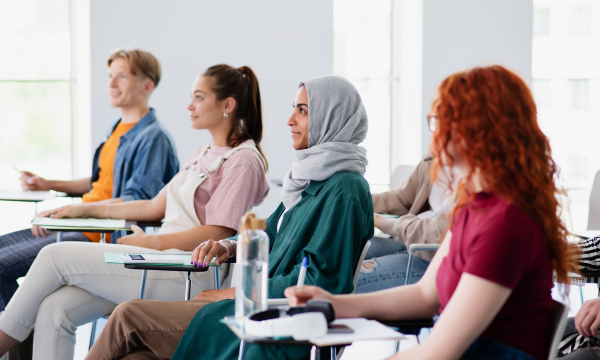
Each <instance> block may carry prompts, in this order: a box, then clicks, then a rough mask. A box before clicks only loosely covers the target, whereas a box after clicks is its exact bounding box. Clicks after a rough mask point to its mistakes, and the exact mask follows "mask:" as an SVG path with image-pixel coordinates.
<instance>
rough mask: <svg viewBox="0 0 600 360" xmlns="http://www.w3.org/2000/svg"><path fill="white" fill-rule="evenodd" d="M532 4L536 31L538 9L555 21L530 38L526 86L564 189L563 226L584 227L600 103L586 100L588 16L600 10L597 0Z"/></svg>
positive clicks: (599, 46)
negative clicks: (529, 75)
mask: <svg viewBox="0 0 600 360" xmlns="http://www.w3.org/2000/svg"><path fill="white" fill-rule="evenodd" d="M533 4H534V26H537V27H536V35H537V29H538V28H539V27H540V26H541V25H539V23H540V20H539V18H541V17H543V16H542V15H540V14H543V12H544V11H548V12H549V13H551V14H552V20H553V21H555V22H556V31H551V32H550V33H549V35H547V36H544V37H543V38H542V39H540V38H539V37H536V36H534V38H533V54H532V55H533V63H532V74H533V83H532V88H533V92H534V96H535V98H536V102H537V103H538V118H539V122H540V127H541V129H542V131H544V133H545V134H546V135H547V136H548V137H549V139H550V144H551V146H552V154H553V157H554V160H555V161H556V163H557V164H558V166H559V167H560V171H561V178H562V183H561V185H562V186H564V187H565V188H566V189H567V191H568V195H569V201H570V214H565V215H566V216H565V218H566V219H567V221H568V222H571V223H570V224H568V225H569V228H570V229H575V230H578V229H586V228H587V216H588V201H589V195H590V191H591V185H592V182H593V178H594V175H595V173H596V171H598V170H599V169H600V158H599V157H598V156H595V154H596V153H597V150H596V146H595V144H596V143H597V142H596V137H597V134H598V133H599V132H600V122H598V119H599V118H600V108H598V107H597V106H595V103H594V102H592V101H590V98H592V99H595V98H596V96H595V93H594V91H595V89H596V83H597V81H598V75H597V74H598V62H597V61H596V57H595V56H596V55H595V54H597V53H599V52H600V39H599V38H598V35H595V34H593V31H592V27H591V26H592V22H591V16H592V14H593V13H595V12H597V11H600V2H598V1H596V0H578V1H577V6H572V5H571V2H563V1H554V0H534V2H533ZM542 22H543V21H542ZM573 36H578V38H576V39H574V38H573ZM548 79H551V80H548Z"/></svg>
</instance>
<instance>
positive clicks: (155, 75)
mask: <svg viewBox="0 0 600 360" xmlns="http://www.w3.org/2000/svg"><path fill="white" fill-rule="evenodd" d="M117 59H125V60H126V61H127V63H128V64H129V68H130V69H131V73H132V74H133V75H139V74H140V73H141V74H142V75H144V76H146V77H147V78H148V79H150V80H151V81H152V82H153V83H154V87H157V86H158V83H159V82H160V75H161V70H160V63H159V62H158V59H157V58H156V57H155V56H154V55H152V54H150V53H149V52H147V51H143V50H139V49H131V50H125V49H119V50H117V51H115V52H113V53H112V54H110V56H109V57H108V66H109V67H110V64H112V62H113V61H115V60H117Z"/></svg>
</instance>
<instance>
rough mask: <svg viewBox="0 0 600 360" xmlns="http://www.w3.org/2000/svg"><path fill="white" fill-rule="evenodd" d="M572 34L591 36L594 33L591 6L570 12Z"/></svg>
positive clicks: (576, 8)
mask: <svg viewBox="0 0 600 360" xmlns="http://www.w3.org/2000/svg"><path fill="white" fill-rule="evenodd" d="M569 29H570V34H571V35H573V36H589V35H591V33H592V11H591V8H590V7H589V6H577V7H573V8H571V10H570V19H569Z"/></svg>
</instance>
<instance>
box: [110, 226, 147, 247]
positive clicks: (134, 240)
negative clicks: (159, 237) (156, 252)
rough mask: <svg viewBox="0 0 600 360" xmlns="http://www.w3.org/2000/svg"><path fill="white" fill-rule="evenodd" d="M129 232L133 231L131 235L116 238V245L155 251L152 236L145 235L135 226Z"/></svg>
mask: <svg viewBox="0 0 600 360" xmlns="http://www.w3.org/2000/svg"><path fill="white" fill-rule="evenodd" d="M131 230H133V234H131V235H127V236H123V237H120V238H118V239H117V244H123V245H131V246H139V247H145V248H150V249H156V247H155V246H153V244H152V242H153V239H154V237H153V236H152V235H146V233H145V232H144V230H142V228H141V227H139V226H137V225H132V226H131Z"/></svg>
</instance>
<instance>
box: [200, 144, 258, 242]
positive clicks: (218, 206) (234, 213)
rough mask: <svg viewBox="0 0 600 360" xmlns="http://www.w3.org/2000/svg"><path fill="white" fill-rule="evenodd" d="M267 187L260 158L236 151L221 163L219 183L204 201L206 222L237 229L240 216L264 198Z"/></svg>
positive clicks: (250, 151) (253, 154)
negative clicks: (206, 201) (210, 195)
mask: <svg viewBox="0 0 600 360" xmlns="http://www.w3.org/2000/svg"><path fill="white" fill-rule="evenodd" d="M268 191H269V187H268V184H267V181H266V178H265V171H264V168H263V165H262V161H261V160H260V159H259V158H258V155H257V154H256V153H254V151H252V150H240V151H238V152H237V153H235V154H234V155H232V156H231V157H230V158H229V159H228V160H227V161H225V163H223V166H222V178H221V183H220V184H219V186H218V187H217V189H216V190H215V192H214V193H213V194H212V197H211V198H210V200H209V201H208V203H207V204H206V220H205V222H206V224H208V225H219V226H225V227H228V228H231V229H234V230H236V231H238V230H239V227H240V222H241V220H242V216H244V214H245V213H246V212H247V211H248V210H250V208H252V207H253V206H255V205H258V204H260V203H261V202H262V200H263V199H264V198H265V197H266V195H267V192H268Z"/></svg>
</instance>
